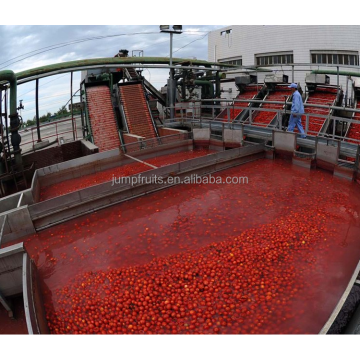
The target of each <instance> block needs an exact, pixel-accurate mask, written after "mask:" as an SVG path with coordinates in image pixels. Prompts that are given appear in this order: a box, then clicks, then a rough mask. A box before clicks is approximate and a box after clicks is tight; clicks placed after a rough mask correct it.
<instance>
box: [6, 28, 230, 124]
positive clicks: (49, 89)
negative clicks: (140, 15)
mask: <svg viewBox="0 0 360 360" xmlns="http://www.w3.org/2000/svg"><path fill="white" fill-rule="evenodd" d="M224 26H226V25H184V26H183V32H182V34H177V35H174V36H173V57H180V58H196V59H198V60H207V41H208V36H207V34H208V33H209V32H210V31H212V30H215V29H219V28H221V27H224ZM0 38H1V39H2V43H1V48H2V49H4V51H1V52H0V71H1V70H8V69H9V70H12V71H14V72H15V73H17V72H19V71H23V70H28V69H32V68H36V67H39V66H44V65H49V64H55V63H60V62H66V61H73V60H82V59H91V58H105V57H113V56H114V55H115V54H116V53H117V52H118V51H119V50H120V49H127V50H128V51H129V56H132V55H135V56H149V57H169V55H170V36H169V34H167V33H160V31H159V25H22V26H13V25H1V26H0ZM168 73H169V72H168V70H166V69H145V70H144V71H143V75H144V76H145V78H146V79H147V80H148V81H150V82H151V83H152V84H153V85H154V86H155V87H156V88H158V89H160V88H161V87H162V86H164V85H165V84H166V79H167V78H168ZM80 81H81V78H80V72H76V73H74V80H73V92H76V90H78V89H79V85H80ZM70 93H71V87H70V74H60V75H56V76H52V77H46V78H43V79H40V80H39V99H40V100H39V110H40V116H41V115H42V114H45V113H47V112H51V113H54V112H56V111H58V109H59V108H60V107H61V106H63V105H65V104H66V103H67V102H68V101H69V99H70ZM18 100H23V101H22V103H23V105H24V109H23V110H21V116H22V117H23V119H24V121H27V120H29V119H32V118H33V117H34V115H35V81H32V82H29V83H26V84H23V85H19V87H18ZM73 101H74V102H77V101H78V98H74V100H73Z"/></svg>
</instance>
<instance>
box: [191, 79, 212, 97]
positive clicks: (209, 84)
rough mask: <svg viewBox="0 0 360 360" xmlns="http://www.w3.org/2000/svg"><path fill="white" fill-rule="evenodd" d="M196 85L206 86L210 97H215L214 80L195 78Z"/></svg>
mask: <svg viewBox="0 0 360 360" xmlns="http://www.w3.org/2000/svg"><path fill="white" fill-rule="evenodd" d="M195 85H200V86H204V87H206V88H207V90H206V93H207V94H209V96H210V98H213V97H214V87H213V83H212V82H210V81H206V80H195Z"/></svg>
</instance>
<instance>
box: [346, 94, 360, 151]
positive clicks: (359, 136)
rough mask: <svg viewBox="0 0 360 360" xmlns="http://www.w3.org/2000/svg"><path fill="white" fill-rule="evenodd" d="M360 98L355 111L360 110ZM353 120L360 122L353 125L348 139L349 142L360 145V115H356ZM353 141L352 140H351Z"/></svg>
mask: <svg viewBox="0 0 360 360" xmlns="http://www.w3.org/2000/svg"><path fill="white" fill-rule="evenodd" d="M359 100H360V98H358V99H357V102H356V106H355V109H356V110H360V102H359ZM352 120H355V121H359V123H358V124H355V123H351V124H350V127H349V130H348V133H347V135H346V137H347V138H348V140H347V141H348V142H351V143H354V144H359V143H360V113H355V114H354V116H353V118H352ZM350 139H351V140H350Z"/></svg>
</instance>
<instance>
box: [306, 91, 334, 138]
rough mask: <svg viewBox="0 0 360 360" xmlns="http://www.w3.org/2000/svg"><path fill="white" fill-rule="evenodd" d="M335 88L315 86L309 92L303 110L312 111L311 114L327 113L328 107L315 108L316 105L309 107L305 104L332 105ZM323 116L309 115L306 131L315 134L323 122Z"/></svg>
mask: <svg viewBox="0 0 360 360" xmlns="http://www.w3.org/2000/svg"><path fill="white" fill-rule="evenodd" d="M337 91H338V90H337V89H336V88H326V87H317V88H316V91H315V92H313V93H310V94H309V96H308V98H307V100H306V103H305V107H304V108H305V112H306V113H312V114H319V115H329V109H326V108H317V107H310V106H306V105H309V104H311V105H328V106H330V105H333V104H334V101H335V100H336V95H337ZM325 120H326V118H325V117H318V116H309V129H308V132H309V133H310V134H313V135H317V134H318V133H319V132H320V130H321V128H322V126H323V125H324V123H325ZM303 127H304V129H305V118H304V117H303Z"/></svg>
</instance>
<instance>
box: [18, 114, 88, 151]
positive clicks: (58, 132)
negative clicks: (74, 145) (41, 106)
mask: <svg viewBox="0 0 360 360" xmlns="http://www.w3.org/2000/svg"><path fill="white" fill-rule="evenodd" d="M78 119H79V117H74V118H73V119H72V118H70V119H64V120H58V121H53V122H49V123H46V124H41V125H40V131H43V135H42V136H41V141H43V140H47V139H49V140H50V139H53V140H54V141H57V143H58V145H60V138H61V135H64V134H70V133H71V134H73V136H72V139H75V140H77V139H79V138H81V139H82V126H81V124H80V127H79V126H76V125H75V126H74V129H73V127H72V125H73V123H75V124H77V120H78ZM64 125H69V130H63V129H61V127H64ZM54 127H55V131H51V133H50V134H49V135H44V131H46V130H48V129H51V128H54ZM66 128H67V127H65V129H66ZM78 131H80V136H79V135H78ZM34 133H35V134H34ZM26 134H30V135H31V140H29V141H25V142H22V143H21V144H20V147H24V146H25V145H29V144H32V149H34V146H35V144H38V143H39V141H38V138H37V128H36V126H34V127H32V128H30V129H27V130H26V129H25V130H23V131H20V135H22V137H23V138H24V137H25V136H26Z"/></svg>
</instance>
